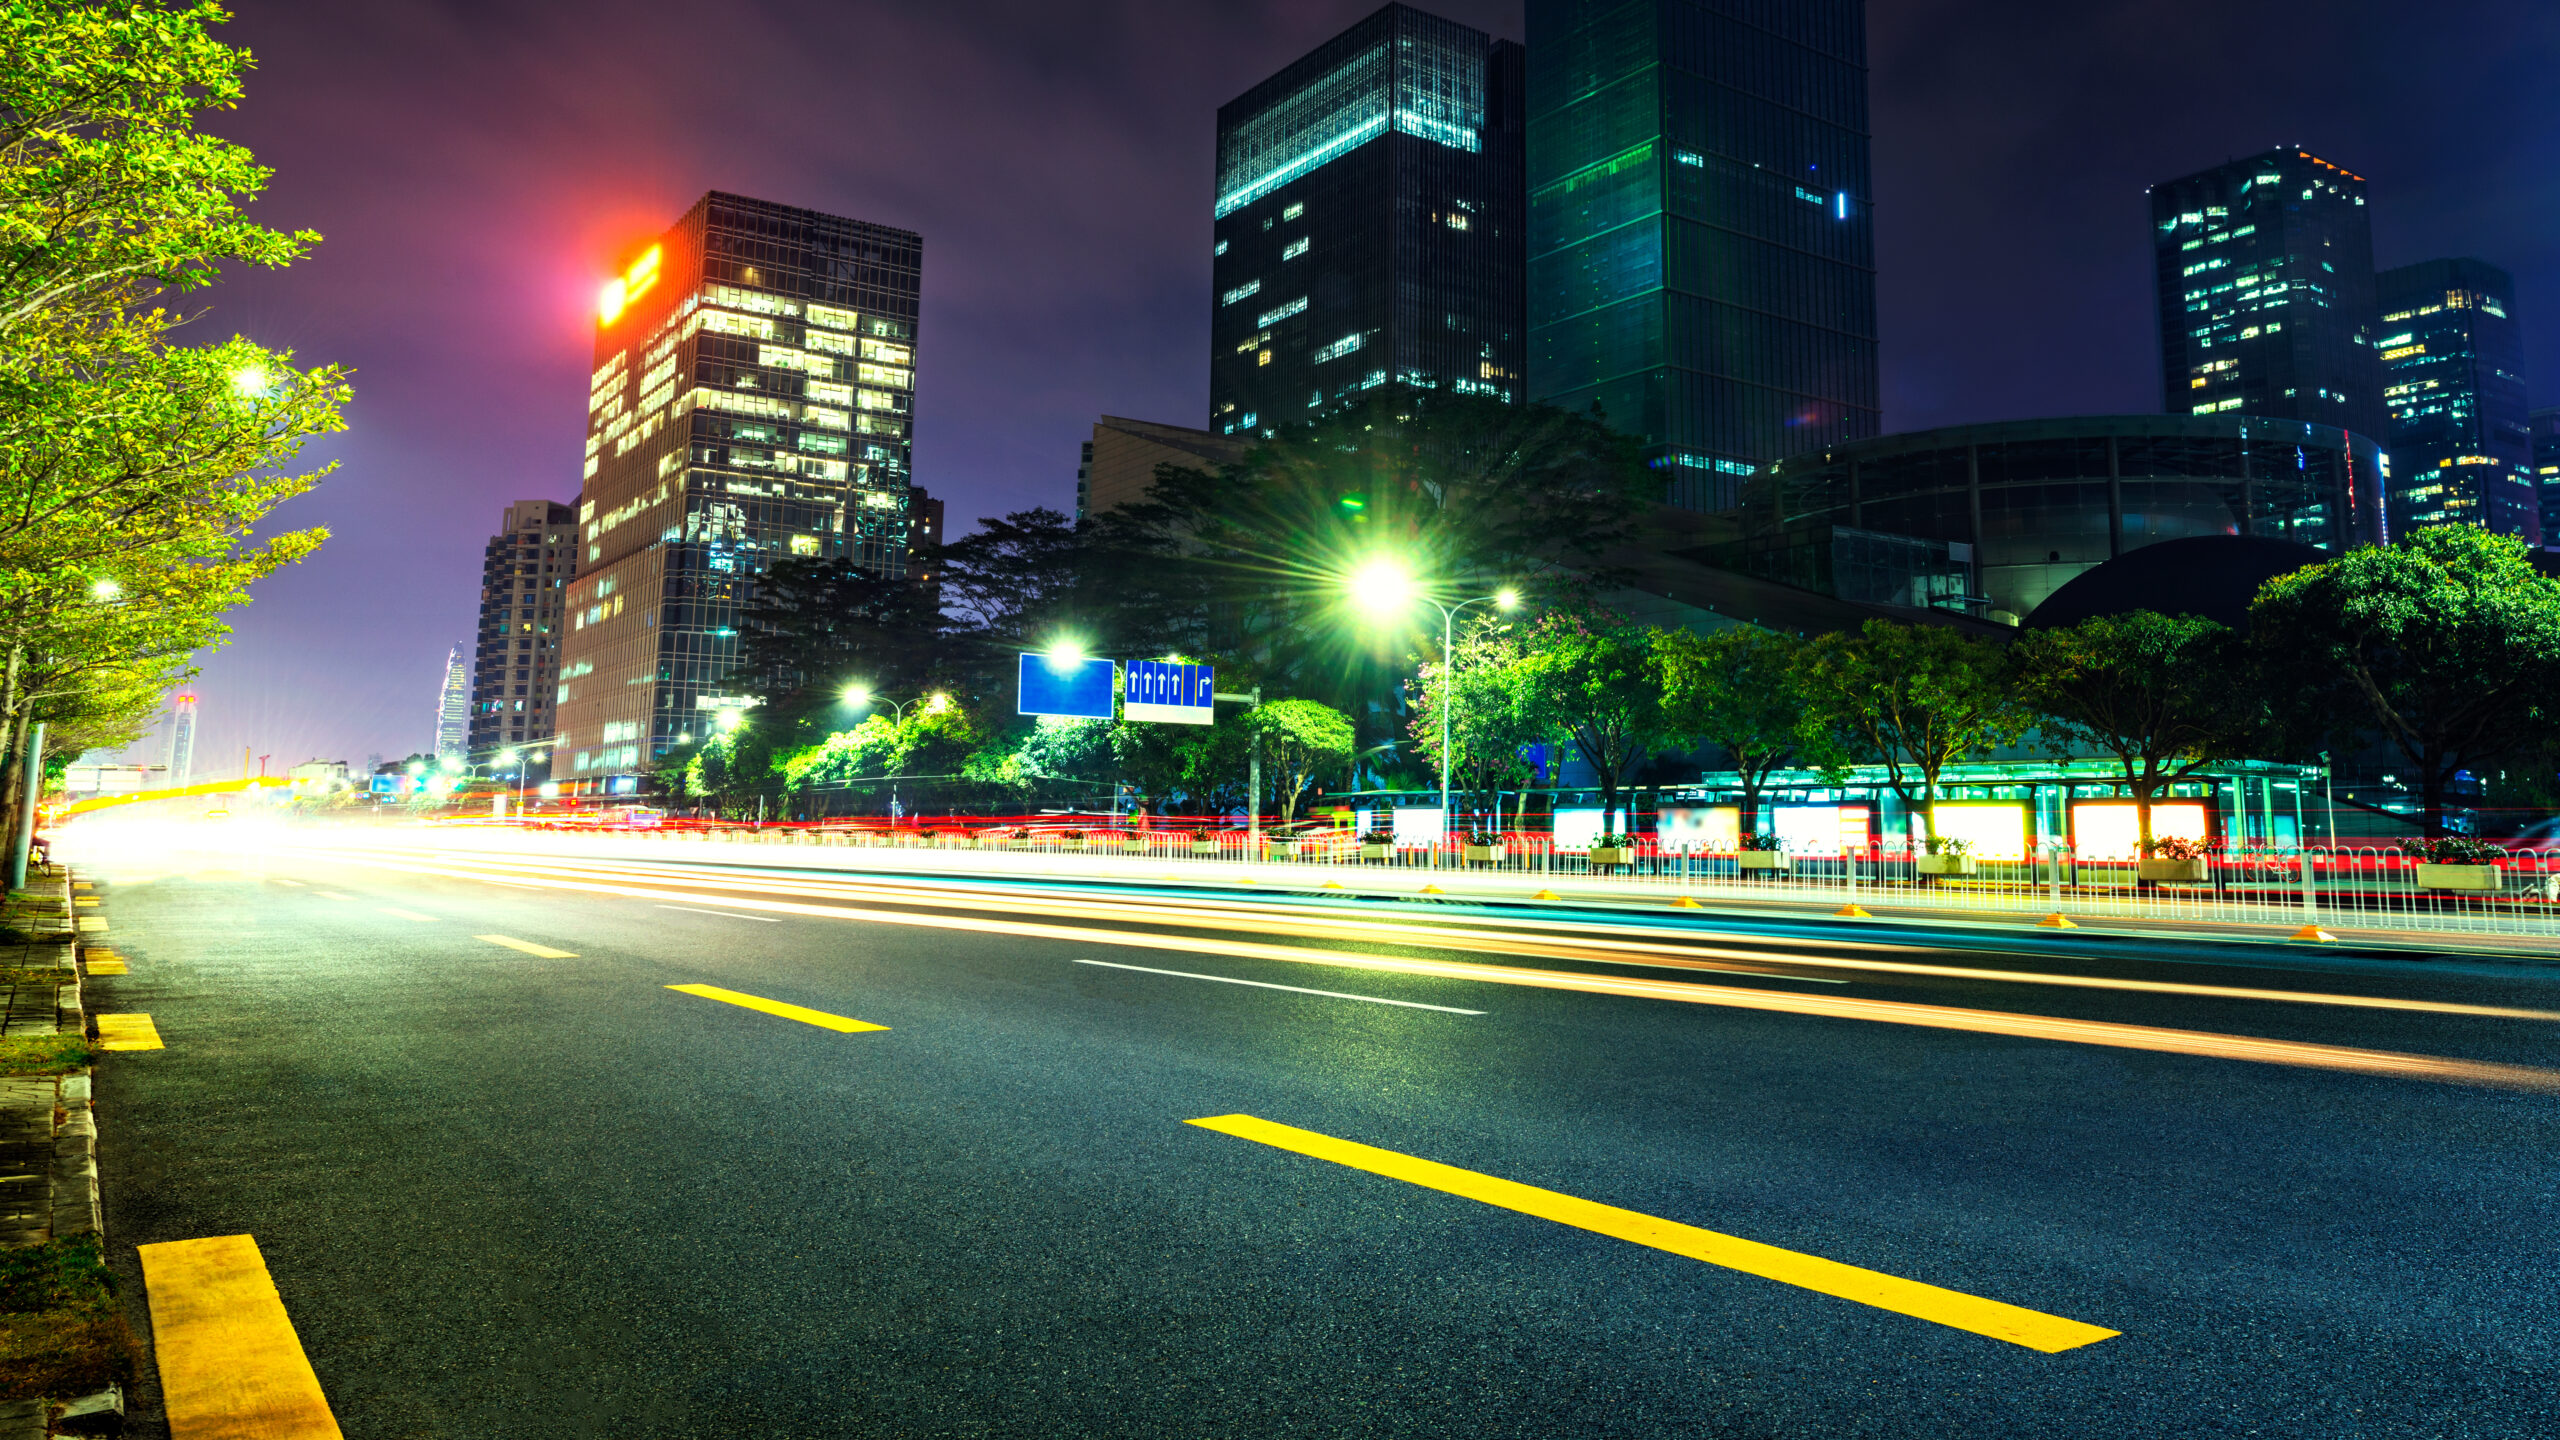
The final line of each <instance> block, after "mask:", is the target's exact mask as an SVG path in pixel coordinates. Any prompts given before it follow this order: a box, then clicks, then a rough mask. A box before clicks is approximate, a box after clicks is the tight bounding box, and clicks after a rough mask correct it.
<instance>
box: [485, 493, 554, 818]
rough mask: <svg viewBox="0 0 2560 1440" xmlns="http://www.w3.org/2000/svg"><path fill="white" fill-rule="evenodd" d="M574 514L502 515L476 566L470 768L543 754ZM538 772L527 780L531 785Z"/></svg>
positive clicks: (545, 509) (547, 506)
mask: <svg viewBox="0 0 2560 1440" xmlns="http://www.w3.org/2000/svg"><path fill="white" fill-rule="evenodd" d="M577 531H578V511H577V508H576V507H575V506H571V505H563V504H561V503H560V502H559V501H557V500H519V501H517V502H516V503H514V504H513V505H510V506H508V507H507V510H506V514H505V515H504V516H502V517H501V518H500V520H499V524H498V533H497V534H495V535H492V536H490V537H489V545H488V548H487V549H486V550H485V551H484V552H483V558H482V560H481V563H480V637H479V641H478V644H477V646H476V647H475V648H474V650H473V651H472V657H471V713H470V732H469V738H468V741H467V742H466V743H467V748H468V753H469V756H470V760H471V763H473V764H475V765H486V764H489V763H491V762H493V761H495V760H496V759H497V757H498V756H500V755H502V754H504V753H506V752H507V751H509V750H516V751H520V752H523V753H524V754H525V755H526V756H528V757H529V756H530V755H531V754H532V753H533V752H535V751H541V752H545V754H546V755H547V753H548V752H549V750H550V748H551V716H552V705H553V704H554V703H555V701H556V699H557V692H558V690H559V688H560V615H561V610H562V607H563V606H564V605H565V604H566V603H567V601H568V592H569V581H570V580H571V579H572V578H573V577H575V576H576V574H577V573H578V533H577ZM543 770H544V765H543V764H542V763H536V764H535V765H534V766H533V768H532V771H531V772H529V778H531V779H533V780H535V781H539V780H541V779H542V778H544V777H543V774H542V772H543Z"/></svg>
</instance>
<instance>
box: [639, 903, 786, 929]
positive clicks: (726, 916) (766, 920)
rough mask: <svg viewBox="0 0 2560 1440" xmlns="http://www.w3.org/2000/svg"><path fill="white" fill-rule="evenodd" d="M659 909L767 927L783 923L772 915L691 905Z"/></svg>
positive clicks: (663, 906)
mask: <svg viewBox="0 0 2560 1440" xmlns="http://www.w3.org/2000/svg"><path fill="white" fill-rule="evenodd" d="M658 908H659V909H661V910H681V911H683V912H684V913H686V914H687V915H717V916H719V917H720V918H721V919H723V920H754V921H757V922H759V923H762V924H766V925H779V924H781V923H782V922H781V921H780V920H779V919H777V918H775V917H774V916H771V915H741V914H738V913H737V912H736V911H734V910H696V909H694V908H693V907H692V906H690V905H661V906H659V907H658Z"/></svg>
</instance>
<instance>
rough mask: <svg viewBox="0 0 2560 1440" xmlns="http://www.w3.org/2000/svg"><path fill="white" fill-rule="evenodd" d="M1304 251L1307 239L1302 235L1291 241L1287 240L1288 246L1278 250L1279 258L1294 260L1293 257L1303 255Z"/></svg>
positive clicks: (1305, 251)
mask: <svg viewBox="0 0 2560 1440" xmlns="http://www.w3.org/2000/svg"><path fill="white" fill-rule="evenodd" d="M1306 253H1307V240H1306V237H1304V236H1300V237H1299V238H1297V239H1295V240H1292V241H1290V242H1289V248H1288V249H1286V250H1283V251H1281V252H1280V258H1281V259H1283V260H1295V259H1297V258H1298V257H1299V256H1301V255H1304V254H1306Z"/></svg>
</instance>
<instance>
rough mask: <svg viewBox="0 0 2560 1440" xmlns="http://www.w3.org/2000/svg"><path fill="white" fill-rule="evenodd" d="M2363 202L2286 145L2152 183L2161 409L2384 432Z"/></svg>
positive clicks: (2369, 236) (2345, 180)
mask: <svg viewBox="0 0 2560 1440" xmlns="http://www.w3.org/2000/svg"><path fill="white" fill-rule="evenodd" d="M2364 200H2365V195H2364V177H2363V176H2361V175H2354V174H2350V173H2348V172H2347V171H2344V170H2341V169H2339V168H2338V167H2337V166H2335V165H2332V164H2330V163H2329V162H2328V161H2326V160H2323V159H2320V158H2319V157H2318V156H2315V155H2313V154H2312V153H2311V152H2310V151H2308V150H2303V149H2300V148H2298V147H2296V146H2291V145H2286V146H2280V147H2278V148H2276V149H2274V150H2270V151H2268V152H2267V153H2265V154H2263V155H2257V156H2252V157H2250V158H2249V159H2246V160H2234V161H2231V162H2229V163H2228V164H2224V165H2218V166H2216V167H2214V168H2213V169H2211V170H2205V171H2200V172H2198V173H2196V174H2193V175H2189V176H2187V177H2185V178H2184V179H2180V180H2171V181H2168V182H2165V183H2163V184H2159V185H2154V186H2152V187H2151V245H2152V256H2153V263H2154V272H2155V276H2156V279H2157V282H2158V286H2159V317H2160V375H2161V381H2160V383H2161V397H2162V399H2161V408H2162V409H2165V410H2167V411H2168V412H2169V413H2171V414H2173V415H2221V414H2227V413H2229V412H2231V411H2235V410H2236V411H2239V412H2240V413H2241V414H2244V415H2262V416H2267V417H2270V418H2274V419H2281V420H2303V421H2308V422H2310V423H2311V424H2314V425H2334V426H2336V427H2338V428H2339V429H2342V430H2345V431H2347V432H2349V433H2350V434H2355V435H2375V436H2379V435H2383V434H2385V433H2387V431H2386V425H2387V423H2388V422H2387V419H2386V415H2387V412H2386V411H2385V409H2384V407H2383V403H2382V366H2381V362H2380V361H2379V360H2377V359H2376V358H2375V354H2374V347H2373V340H2374V316H2375V314H2376V313H2377V312H2376V311H2375V310H2374V290H2373V227H2372V225H2371V223H2370V217H2369V216H2368V214H2367V212H2366V210H2365V203H2364Z"/></svg>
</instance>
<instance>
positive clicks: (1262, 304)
mask: <svg viewBox="0 0 2560 1440" xmlns="http://www.w3.org/2000/svg"><path fill="white" fill-rule="evenodd" d="M1520 74H1521V57H1520V47H1519V46H1518V45H1516V44H1513V43H1511V42H1509V41H1499V40H1495V39H1493V38H1492V37H1491V36H1489V35H1487V34H1485V33H1484V32H1483V31H1481V30H1475V29H1470V28H1469V27H1467V26H1464V25H1460V24H1457V23H1455V22H1454V21H1449V20H1443V19H1441V18H1440V17H1438V16H1436V15H1430V14H1426V13H1424V12H1422V11H1420V10H1416V9H1413V8H1412V7H1410V6H1405V5H1389V6H1387V7H1386V8H1385V9H1383V10H1380V11H1378V12H1377V13H1375V14H1373V15H1371V16H1369V17H1368V18H1367V19H1365V20H1362V21H1361V22H1360V23H1359V24H1357V25H1354V26H1352V27H1351V28H1350V29H1348V30H1345V31H1343V32H1342V33H1341V34H1339V35H1336V36H1335V37H1333V38H1332V39H1331V40H1328V41H1326V42H1325V43H1324V44H1322V45H1319V46H1317V47H1316V48H1315V49H1314V50H1312V51H1310V52H1308V53H1307V55H1306V56H1305V57H1303V58H1301V59H1300V60H1298V61H1297V62H1296V63H1294V64H1291V65H1290V66H1288V67H1287V68H1285V69H1283V70H1281V71H1280V72H1279V73H1278V74H1276V75H1274V76H1272V77H1271V78H1270V79H1268V80H1265V81H1263V82H1262V83H1261V84H1259V85H1256V86H1255V87H1253V88H1252V89H1251V90H1248V91H1246V92H1245V93H1244V94H1243V95H1241V96H1239V97H1237V98H1236V99H1235V100H1233V101H1231V102H1230V103H1228V104H1226V105H1224V106H1221V107H1220V108H1219V110H1218V192H1217V200H1216V204H1215V207H1214V218H1215V225H1214V234H1215V240H1214V242H1213V248H1214V250H1215V252H1216V253H1215V256H1214V258H1213V260H1212V262H1211V265H1210V270H1211V273H1212V274H1213V275H1214V277H1215V280H1214V284H1213V294H1212V295H1211V297H1210V308H1209V428H1210V429H1211V430H1212V431H1214V432H1216V433H1218V434H1220V435H1235V436H1267V435H1271V434H1276V433H1277V432H1278V431H1279V429H1280V428H1281V427H1282V426H1285V425H1290V424H1295V423H1298V422H1301V421H1305V420H1311V419H1314V418H1316V417H1318V416H1320V415H1322V414H1324V413H1326V412H1327V411H1329V410H1331V409H1334V408H1335V407H1337V406H1339V405H1341V404H1342V403H1343V402H1345V401H1346V400H1349V399H1351V398H1352V397H1354V396H1357V395H1358V394H1360V393H1361V392H1363V391H1366V390H1371V389H1375V388H1376V387H1378V386H1381V385H1385V384H1388V383H1390V382H1394V383H1399V384H1404V385H1410V386H1414V387H1417V388H1419V389H1424V390H1439V391H1447V392H1452V393H1456V394H1469V395H1490V396H1494V397H1496V398H1498V399H1501V400H1505V401H1516V400H1517V399H1519V398H1520V395H1521V391H1522V378H1521V343H1522V329H1523V326H1522V318H1521V297H1520V253H1521V217H1520V183H1521V180H1520V173H1521V172H1520V164H1521V160H1520V125H1521V110H1520V85H1521V81H1520Z"/></svg>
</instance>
